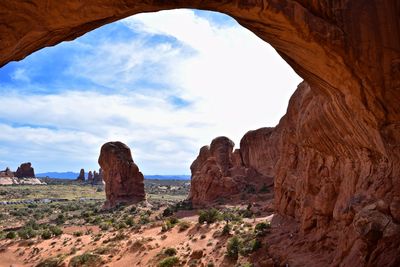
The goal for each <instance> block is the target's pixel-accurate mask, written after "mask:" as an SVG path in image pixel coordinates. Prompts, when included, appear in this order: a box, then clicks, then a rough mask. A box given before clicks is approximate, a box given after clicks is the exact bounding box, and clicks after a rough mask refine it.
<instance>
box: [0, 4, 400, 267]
mask: <svg viewBox="0 0 400 267" xmlns="http://www.w3.org/2000/svg"><path fill="white" fill-rule="evenodd" d="M182 7H186V8H199V9H208V10H214V11H219V12H223V13H226V14H229V15H231V16H232V17H234V18H235V19H236V20H237V21H238V22H239V23H240V24H241V25H243V26H244V27H246V28H248V29H249V30H250V31H252V32H254V33H255V34H256V35H258V36H259V37H260V38H261V39H263V40H265V41H266V42H268V43H270V44H271V45H272V46H273V47H274V48H275V49H276V51H277V52H278V53H279V54H280V55H281V56H282V57H283V58H284V59H285V60H286V61H287V62H288V63H289V64H290V65H291V66H292V67H293V68H294V70H295V71H296V72H297V73H298V74H299V75H301V76H302V77H303V78H304V80H305V82H304V83H303V84H301V85H300V86H299V88H298V90H297V91H296V93H295V95H294V96H293V97H292V99H291V101H290V105H289V108H288V113H287V115H285V117H284V118H283V119H282V120H281V122H280V124H279V125H278V126H277V127H276V129H275V130H274V131H273V133H271V136H270V137H268V138H267V139H271V140H272V139H275V140H276V144H275V145H273V146H272V149H273V150H272V151H271V152H268V153H267V156H268V157H273V156H274V155H275V153H276V152H278V158H277V160H276V162H272V164H271V163H268V164H265V165H263V164H262V162H261V161H259V160H258V159H257V158H258V156H259V155H261V154H262V153H264V152H262V153H260V152H257V153H256V152H254V151H253V152H252V150H251V149H250V150H249V152H245V153H247V156H245V157H244V158H245V160H244V161H246V162H254V163H255V164H258V165H257V166H255V167H257V168H259V170H260V172H265V173H270V172H271V171H272V172H273V173H274V176H275V204H276V207H277V210H278V212H279V213H280V214H282V215H285V216H291V217H293V218H295V219H296V220H298V221H299V222H300V229H301V233H302V235H303V236H305V237H309V240H312V242H309V243H310V244H311V247H310V249H309V247H308V246H300V247H298V250H297V251H301V250H303V252H301V253H302V254H301V255H305V254H306V253H307V251H305V250H307V249H308V250H309V251H308V252H309V253H318V255H323V256H322V258H324V259H325V260H326V262H325V264H324V265H328V264H331V265H332V266H338V265H342V266H349V265H352V266H398V265H399V261H400V259H399V258H400V256H399V255H400V253H399V251H398V248H399V247H400V244H399V242H400V241H399V238H394V237H396V236H397V237H398V236H399V232H398V230H396V229H398V225H399V223H398V222H399V221H398V216H399V213H398V210H399V208H398V207H399V203H398V202H399V198H400V164H399V162H400V133H399V132H400V105H399V102H400V52H399V51H400V16H399V14H400V4H399V1H397V0H369V1H365V0H343V1H335V0H321V1H310V0H281V1H277V0H265V1H250V0H239V1H211V0H175V1H156V0H146V1H143V0H138V1H125V0H113V1H108V2H107V3H104V1H99V0H87V1H80V0H71V1H51V2H49V1H42V0H32V1H0V10H6V11H7V12H1V13H0V20H1V22H2V24H1V26H0V36H6V37H7V38H0V66H1V65H4V64H6V63H7V62H9V61H12V60H19V59H22V58H24V57H25V56H27V55H29V54H30V53H32V52H34V51H36V50H38V49H40V48H43V47H45V46H50V45H55V44H57V43H59V42H61V41H64V40H71V39H74V38H76V37H78V36H80V35H82V34H84V33H86V32H88V31H90V30H93V29H95V28H97V27H99V26H101V25H104V24H107V23H110V22H112V21H116V20H119V19H121V18H124V17H127V16H130V15H133V14H137V13H140V12H149V11H158V10H162V9H172V8H182ZM194 34H195V33H194ZM244 94H245V92H244ZM250 141H251V140H250ZM251 143H252V142H249V144H250V145H251ZM250 164H252V163H250ZM272 168H273V169H272ZM223 169H224V168H223ZM387 207H388V208H387ZM375 218H378V219H379V220H378V219H377V220H375ZM385 222H387V224H386V226H385V227H383V225H384V224H385ZM295 243H296V240H295V238H293V240H292V241H291V243H290V242H289V243H287V244H285V245H284V248H285V250H282V249H281V250H280V251H287V250H288V249H290V246H291V244H295ZM299 253H300V252H299ZM288 255H292V257H293V258H295V257H296V255H295V254H289V253H288ZM319 258H321V257H319ZM310 265H313V264H312V262H311V263H310Z"/></svg>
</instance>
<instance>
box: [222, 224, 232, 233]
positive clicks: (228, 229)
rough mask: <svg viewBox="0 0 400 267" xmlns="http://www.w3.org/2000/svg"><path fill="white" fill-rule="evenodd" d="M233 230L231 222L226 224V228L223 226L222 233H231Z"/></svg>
mask: <svg viewBox="0 0 400 267" xmlns="http://www.w3.org/2000/svg"><path fill="white" fill-rule="evenodd" d="M230 231H231V225H230V224H229V223H226V224H225V225H224V228H222V235H229V233H230Z"/></svg>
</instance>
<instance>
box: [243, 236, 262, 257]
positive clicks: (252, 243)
mask: <svg viewBox="0 0 400 267" xmlns="http://www.w3.org/2000/svg"><path fill="white" fill-rule="evenodd" d="M259 248H261V242H260V241H259V240H258V239H251V240H249V241H247V242H242V244H241V247H240V254H241V255H243V256H247V255H249V254H251V253H253V252H255V251H257V250H258V249H259Z"/></svg>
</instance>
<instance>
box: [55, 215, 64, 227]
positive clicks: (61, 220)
mask: <svg viewBox="0 0 400 267" xmlns="http://www.w3.org/2000/svg"><path fill="white" fill-rule="evenodd" d="M55 223H56V224H57V225H60V224H64V223H65V215H64V214H63V213H61V214H58V216H57V218H56V219H55Z"/></svg>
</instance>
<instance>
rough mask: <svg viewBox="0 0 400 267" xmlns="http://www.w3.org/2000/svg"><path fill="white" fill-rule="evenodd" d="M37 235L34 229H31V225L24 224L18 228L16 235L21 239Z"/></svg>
mask: <svg viewBox="0 0 400 267" xmlns="http://www.w3.org/2000/svg"><path fill="white" fill-rule="evenodd" d="M36 235H37V233H36V231H35V230H33V229H32V227H29V226H26V227H24V228H22V229H20V230H18V236H19V237H20V238H22V239H30V238H32V237H35V236H36Z"/></svg>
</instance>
